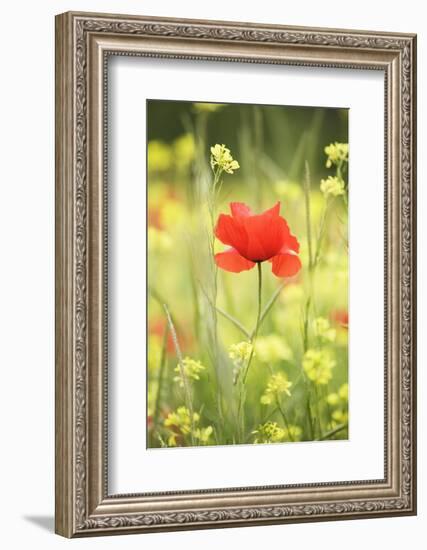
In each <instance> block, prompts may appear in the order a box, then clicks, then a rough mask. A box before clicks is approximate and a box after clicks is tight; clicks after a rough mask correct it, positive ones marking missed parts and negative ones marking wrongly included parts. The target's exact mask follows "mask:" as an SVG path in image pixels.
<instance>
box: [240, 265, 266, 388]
mask: <svg viewBox="0 0 427 550" xmlns="http://www.w3.org/2000/svg"><path fill="white" fill-rule="evenodd" d="M257 268H258V313H257V319H256V324H255V328H254V330H253V332H252V336H251V344H252V350H251V354H250V356H249V359H248V363H247V365H246V369H245V372H244V375H243V384H245V383H246V378H247V376H248V372H249V367H250V366H251V363H252V358H253V356H254V353H255V343H256V339H257V336H258V330H259V325H260V320H261V306H262V264H261V262H258V263H257Z"/></svg>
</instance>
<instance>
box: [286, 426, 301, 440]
mask: <svg viewBox="0 0 427 550" xmlns="http://www.w3.org/2000/svg"><path fill="white" fill-rule="evenodd" d="M284 431H285V437H284V441H301V436H302V429H301V428H300V427H299V426H295V425H293V424H290V425H289V427H286V428H285V429H284Z"/></svg>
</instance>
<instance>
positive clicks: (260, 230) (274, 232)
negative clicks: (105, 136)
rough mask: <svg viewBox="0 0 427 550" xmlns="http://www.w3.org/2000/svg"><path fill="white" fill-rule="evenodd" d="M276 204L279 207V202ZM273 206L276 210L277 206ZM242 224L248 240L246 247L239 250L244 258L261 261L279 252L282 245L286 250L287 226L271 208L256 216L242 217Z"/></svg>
mask: <svg viewBox="0 0 427 550" xmlns="http://www.w3.org/2000/svg"><path fill="white" fill-rule="evenodd" d="M278 205H279V207H280V203H278ZM275 208H276V210H275V211H276V212H277V211H278V210H277V206H276V207H275ZM242 224H243V225H244V227H245V230H246V234H247V236H248V241H247V247H246V249H245V250H239V251H240V252H241V253H242V254H243V255H244V256H245V258H248V259H249V260H252V261H260V262H263V261H265V260H269V259H270V258H272V257H273V256H276V254H279V253H280V252H281V250H282V248H283V247H284V246H286V250H288V248H289V246H288V244H287V240H288V237H289V228H288V227H287V225H286V222H285V220H284V219H283V218H282V217H281V216H278V215H277V216H276V215H275V214H274V210H273V209H270V211H268V212H267V213H264V214H260V215H258V216H249V217H247V218H242ZM236 248H238V247H236Z"/></svg>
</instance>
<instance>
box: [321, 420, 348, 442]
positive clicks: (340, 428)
mask: <svg viewBox="0 0 427 550" xmlns="http://www.w3.org/2000/svg"><path fill="white" fill-rule="evenodd" d="M346 428H348V423H346V424H340V425H339V426H337V427H336V428H334V429H333V430H331V431H330V432H327V433H325V434H323V435H322V436H321V437H319V438H318V439H316V440H315V441H325V439H329V438H330V437H332V436H334V435H336V434H337V433H339V432H341V431H342V430H345V429H346Z"/></svg>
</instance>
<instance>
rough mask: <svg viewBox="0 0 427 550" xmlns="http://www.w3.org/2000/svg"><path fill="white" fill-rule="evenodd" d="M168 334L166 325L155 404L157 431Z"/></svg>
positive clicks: (155, 426)
mask: <svg viewBox="0 0 427 550" xmlns="http://www.w3.org/2000/svg"><path fill="white" fill-rule="evenodd" d="M168 334H169V329H168V325H166V327H165V331H164V333H163V342H162V353H161V356H160V368H159V377H158V379H157V394H156V402H155V405H154V418H153V426H154V429H156V430H157V428H158V424H159V416H160V402H161V398H162V384H163V378H164V372H165V366H166V351H167V343H168Z"/></svg>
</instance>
